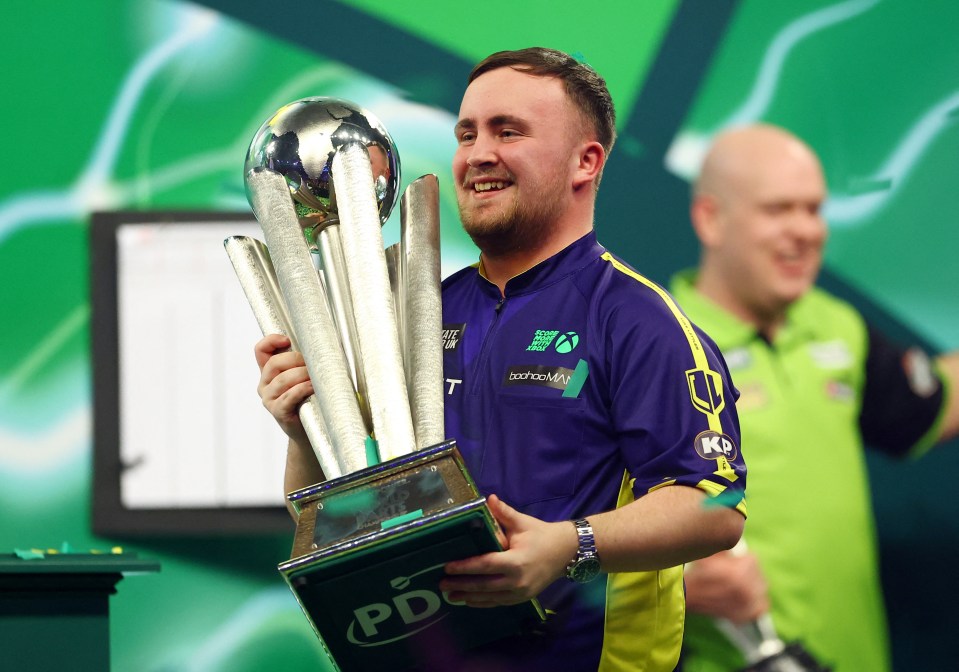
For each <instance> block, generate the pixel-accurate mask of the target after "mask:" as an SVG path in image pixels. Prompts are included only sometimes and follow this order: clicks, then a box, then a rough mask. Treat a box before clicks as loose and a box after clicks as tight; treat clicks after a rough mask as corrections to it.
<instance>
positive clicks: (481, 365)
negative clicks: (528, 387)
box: [470, 296, 506, 394]
mask: <svg viewBox="0 0 959 672" xmlns="http://www.w3.org/2000/svg"><path fill="white" fill-rule="evenodd" d="M505 303H506V297H505V296H501V297H500V299H499V301H498V302H497V304H496V306H494V307H493V321H492V322H491V323H490V325H489V329H487V330H486V335H485V336H484V337H483V347H482V348H480V356H479V358H478V359H477V360H476V367H475V368H474V369H473V388H472V390H471V391H470V393H471V394H475V393H476V392H477V391H478V390H479V387H480V372H481V371H485V370H486V365H487V363H488V361H489V356H490V349H491V343H492V340H493V338H492V337H493V332H494V331H496V327H497V325H498V324H499V318H500V315H501V314H502V313H503V305H504V304H505Z"/></svg>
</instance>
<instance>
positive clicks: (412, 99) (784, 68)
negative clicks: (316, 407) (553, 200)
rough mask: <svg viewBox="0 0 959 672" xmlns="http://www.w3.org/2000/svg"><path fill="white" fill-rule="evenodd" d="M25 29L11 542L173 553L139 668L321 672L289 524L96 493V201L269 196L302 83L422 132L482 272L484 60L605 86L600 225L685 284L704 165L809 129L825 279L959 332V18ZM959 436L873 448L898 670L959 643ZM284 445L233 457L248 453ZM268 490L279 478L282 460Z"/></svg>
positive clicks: (203, 203) (11, 276) (18, 37)
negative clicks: (506, 58) (458, 130)
mask: <svg viewBox="0 0 959 672" xmlns="http://www.w3.org/2000/svg"><path fill="white" fill-rule="evenodd" d="M4 17H5V20H4V22H3V24H4V25H3V28H2V33H3V41H2V43H0V54H2V61H3V63H4V68H3V72H2V74H0V81H2V84H3V86H2V90H3V105H2V106H0V119H2V124H3V127H4V128H6V129H7V130H6V131H5V137H6V140H4V141H3V143H4V147H3V150H4V151H3V159H2V162H0V166H2V167H0V171H2V178H3V179H2V180H0V325H2V328H0V552H10V551H12V550H13V549H14V548H29V547H38V548H60V547H61V546H62V544H63V543H64V542H66V543H68V544H69V545H70V546H71V547H72V548H74V549H78V550H84V549H109V548H110V547H112V546H115V545H122V546H123V547H124V549H126V550H130V551H136V552H138V553H140V554H141V555H142V556H144V557H150V558H154V559H157V560H159V561H160V562H161V563H162V566H163V569H162V572H161V573H160V574H156V575H151V576H146V577H138V578H135V579H133V578H131V579H129V580H126V581H124V582H123V583H122V584H121V585H120V590H119V593H118V594H117V595H116V596H114V597H113V598H112V603H111V607H112V609H111V612H112V625H111V628H112V642H113V654H112V656H113V666H114V669H117V670H136V671H145V672H160V671H163V672H174V671H176V672H179V671H188V670H197V671H199V670H202V671H204V672H206V671H215V670H232V671H234V672H235V671H239V670H251V671H252V670H267V669H284V670H291V671H292V670H313V669H321V668H318V665H319V661H320V655H319V650H318V646H317V644H316V641H315V639H314V638H313V635H312V633H311V632H310V630H309V627H308V625H307V623H306V621H305V620H304V618H303V617H302V615H301V614H300V612H299V610H298V607H297V605H296V604H295V602H294V600H293V598H292V595H291V594H290V593H289V591H288V590H287V589H286V587H285V585H284V584H283V583H282V580H281V579H280V576H279V575H278V573H277V572H276V569H275V567H276V564H277V563H278V562H280V561H282V560H284V559H286V558H287V557H288V553H289V547H290V541H291V534H290V533H285V532H284V533H277V534H263V535H249V534H247V535H239V534H229V535H223V534H221V535H211V536H210V537H200V538H197V537H191V536H187V535H181V536H177V535H169V534H166V535H156V536H153V537H150V536H148V537H141V538H134V539H115V538H106V537H100V536H96V535H94V533H93V532H92V528H91V506H90V502H91V497H92V454H93V451H94V445H93V436H92V422H91V417H92V414H93V407H92V405H93V397H92V394H91V378H92V361H91V357H90V350H91V342H90V332H91V324H90V319H91V312H90V300H89V296H88V290H89V276H90V270H91V269H90V267H89V256H88V253H89V246H88V231H89V225H90V214H91V213H92V212H94V211H104V210H105V211H111V210H142V211H155V210H167V211H168V210H191V211H196V210H214V211H238V212H248V206H247V204H246V199H245V196H244V191H243V183H242V174H241V173H242V171H241V167H242V163H243V156H244V152H245V149H246V147H247V145H248V143H249V141H250V139H251V138H252V136H253V133H254V131H255V130H256V129H257V127H258V126H259V125H260V123H261V122H262V121H264V120H265V119H266V117H267V116H268V115H269V114H270V113H271V112H273V111H274V110H276V109H277V108H278V107H279V106H280V105H282V104H284V103H287V102H290V101H292V100H295V99H297V98H301V97H305V96H312V95H329V96H338V97H342V98H347V99H351V100H354V101H356V102H358V103H360V104H362V105H363V106H365V107H367V108H369V109H371V110H373V111H374V112H375V113H376V114H377V115H378V116H379V117H380V118H381V119H382V120H383V121H384V123H385V125H386V126H387V127H388V128H389V129H390V132H391V133H392V134H393V136H394V139H395V140H396V142H397V145H398V146H399V148H400V153H401V156H402V161H403V182H404V185H403V186H405V185H406V184H408V183H409V181H410V180H412V179H413V178H415V177H417V176H419V175H422V174H424V173H428V172H435V173H437V174H438V175H439V176H440V179H441V193H442V212H441V217H442V222H443V223H442V226H443V230H442V236H443V254H444V257H445V264H444V270H445V271H447V272H448V271H450V270H452V269H453V268H454V267H457V266H460V265H462V264H464V263H468V262H471V261H472V260H474V259H475V252H474V251H473V249H472V247H471V244H470V243H469V240H468V239H466V238H465V237H464V236H463V234H462V233H461V232H460V231H459V224H458V221H457V217H456V209H455V201H454V199H453V196H452V189H451V187H450V178H449V162H450V157H451V155H452V152H453V149H454V143H453V136H452V125H453V122H454V120H455V113H456V108H457V105H458V100H459V96H460V94H461V93H462V89H463V86H464V81H465V77H466V74H467V73H468V71H469V68H470V66H471V64H472V63H473V62H475V61H476V60H478V59H479V58H481V57H483V56H485V55H486V54H488V53H490V52H492V51H495V50H499V49H508V48H519V47H523V46H529V45H534V44H540V45H545V46H552V47H556V48H559V49H562V50H564V51H567V52H570V53H574V54H576V55H578V57H581V58H583V59H585V60H586V61H587V62H589V63H590V64H592V65H593V66H595V67H596V68H597V69H598V70H599V71H600V72H602V73H603V74H604V75H605V76H606V77H607V80H608V82H609V86H610V90H611V91H612V93H613V96H614V98H615V99H616V103H617V106H618V110H619V120H620V121H619V126H620V128H619V130H620V134H621V139H620V141H619V144H618V146H617V148H616V151H615V152H614V154H613V157H612V159H611V162H610V166H609V168H608V170H607V173H606V178H605V179H604V182H603V189H602V190H601V192H600V205H599V212H598V221H597V228H598V230H599V234H600V238H601V240H602V241H603V242H604V243H605V244H607V245H608V246H609V247H610V248H612V249H613V250H615V251H617V252H619V253H620V254H621V255H622V256H624V257H625V258H626V259H627V260H628V261H629V262H631V263H632V264H633V265H634V266H636V267H637V268H639V269H640V270H641V271H643V272H645V273H646V274H648V275H649V276H651V277H652V278H653V279H655V280H658V281H661V282H665V281H666V279H667V278H668V275H669V274H670V273H671V272H672V271H674V270H676V269H678V268H680V267H683V266H687V265H690V264H692V263H694V262H695V245H694V240H693V237H692V234H691V232H690V229H689V223H688V219H687V217H686V198H687V191H688V183H687V180H688V175H689V170H690V166H691V165H695V160H696V157H697V156H698V155H699V153H701V151H702V148H703V147H704V146H705V144H706V143H707V142H708V140H709V138H710V137H711V135H712V134H714V133H715V132H716V131H718V130H719V129H721V128H723V127H724V126H727V125H730V124H735V123H741V122H745V121H752V120H766V121H770V122H774V123H778V124H781V125H784V126H786V127H788V128H790V129H792V130H793V131H795V132H796V133H797V134H799V135H800V136H802V137H804V138H806V139H807V140H808V141H809V142H810V144H811V145H812V146H813V147H814V148H815V149H816V150H817V151H819V152H820V154H821V155H822V157H823V161H824V165H825V169H826V171H827V174H828V178H829V186H830V190H831V199H830V201H829V203H828V206H827V209H826V213H827V216H828V218H829V221H830V226H831V239H830V242H829V247H828V252H827V255H826V271H825V273H824V277H823V281H822V282H823V284H824V285H825V286H827V287H828V288H830V289H832V290H834V291H837V292H838V293H840V294H842V295H843V296H846V297H848V298H850V299H852V300H853V301H855V302H856V303H857V304H858V305H859V306H861V307H862V309H863V310H864V311H865V312H866V313H867V315H868V316H869V317H870V318H871V319H872V320H874V321H875V322H877V323H878V324H879V325H880V326H882V327H883V328H885V329H887V330H888V331H889V332H890V333H891V334H892V335H893V336H896V337H901V338H906V337H910V338H917V339H919V340H921V341H922V342H923V343H925V344H926V345H927V346H928V347H930V348H931V349H932V350H934V351H939V350H945V349H952V348H956V347H959V307H957V306H959V301H957V295H959V293H957V291H956V287H957V286H959V264H957V263H956V261H955V259H956V255H957V253H959V228H957V226H956V225H957V223H959V196H957V193H959V190H957V187H956V181H957V179H959V178H957V176H959V170H957V168H959V49H957V48H956V46H955V28H954V27H955V26H956V25H959V4H956V3H952V2H947V1H946V0H930V1H929V2H922V3H916V2H910V1H909V0H803V1H802V2H790V3H784V2H768V1H765V2H764V1H762V0H742V1H741V2H737V1H735V0H712V1H711V0H644V1H642V2H635V1H627V0H610V1H606V2H597V3H592V4H585V3H582V2H567V1H565V0H552V1H548V0H527V1H525V2H515V3H511V4H509V5H506V6H503V5H490V4H488V3H485V4H476V3H451V2H444V1H441V0H419V1H414V2H406V3H385V2H373V1H371V0H352V1H346V0H343V1H342V2H337V1H334V0H311V1H308V2H301V3H266V2H255V1H254V0H232V1H228V0H210V1H208V2H197V3H189V2H182V1H179V0H96V1H91V2H77V3H55V4H51V5H37V4H21V3H15V4H13V5H11V6H9V7H7V9H6V11H5V12H4ZM396 226H397V225H396V223H395V222H391V223H390V224H388V225H387V230H386V237H387V239H389V238H391V237H392V238H393V239H395V238H396V236H397V233H396V231H395V228H396ZM224 258H225V257H224ZM233 364H234V365H235V367H237V370H242V369H248V370H250V374H249V376H250V380H251V383H250V385H249V394H250V395H253V394H254V384H253V382H252V381H253V380H255V370H254V369H255V365H254V363H253V360H252V357H247V358H243V359H238V360H237V361H236V362H235V363H233ZM180 393H181V394H183V395H190V394H191V381H190V379H189V377H186V378H185V379H184V380H183V381H182V391H181V392H180ZM956 447H957V446H955V445H952V446H950V447H949V448H950V449H951V450H949V449H947V450H943V451H939V452H938V453H935V454H933V455H930V456H929V457H928V458H926V459H925V460H924V461H921V462H918V463H915V464H908V465H892V464H890V463H887V462H886V461H884V460H880V459H874V458H871V459H870V473H871V476H872V479H873V486H874V496H875V507H876V512H877V518H878V522H879V533H880V541H881V547H882V560H883V579H884V587H885V592H886V598H887V602H888V604H889V613H890V621H891V625H892V638H893V645H894V660H895V663H896V667H897V669H900V670H938V669H944V666H948V664H949V663H948V662H947V661H949V660H952V659H953V658H952V648H953V647H952V646H951V638H952V637H953V634H952V633H954V632H955V630H956V629H957V627H959V615H957V614H956V612H955V610H954V609H953V607H952V604H951V601H950V597H949V596H951V595H954V594H956V592H957V589H959V580H957V578H956V575H955V572H954V571H953V570H952V563H951V562H950V559H951V558H953V557H955V556H956V554H957V551H959V523H957V520H956V518H957V517H956V516H955V511H956V510H957V509H956V506H955V505H954V504H950V502H951V501H952V496H951V495H950V493H951V491H952V489H953V487H951V486H953V485H954V483H955V482H956V480H957V478H959V457H957V455H956ZM262 448H263V447H262V446H244V445H242V443H240V444H238V445H234V446H231V458H230V459H231V460H236V461H240V462H242V461H243V460H244V455H245V454H246V453H247V452H252V451H257V450H262ZM271 449H273V450H276V451H282V450H283V446H282V445H276V446H275V447H271ZM262 478H263V479H269V480H271V481H273V482H275V487H276V488H277V490H280V489H281V488H282V485H281V474H280V473H279V470H276V472H275V473H262ZM0 656H2V653H0Z"/></svg>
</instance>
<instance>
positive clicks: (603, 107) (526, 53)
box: [468, 47, 616, 155]
mask: <svg viewBox="0 0 959 672" xmlns="http://www.w3.org/2000/svg"><path fill="white" fill-rule="evenodd" d="M499 68H513V69H514V70H519V71H521V72H525V73H528V74H530V75H536V76H538V77H556V78H558V79H561V80H562V81H563V82H564V84H565V85H566V94H567V95H568V96H569V97H570V100H572V101H573V104H574V105H575V106H576V107H577V108H578V109H579V111H580V113H581V114H582V115H583V118H584V119H585V120H586V121H587V122H588V123H589V124H591V125H592V127H593V132H595V133H596V140H597V142H599V144H601V145H602V146H603V149H605V150H606V154H607V155H608V154H609V152H610V151H611V150H612V149H613V143H614V142H615V141H616V109H615V108H614V107H613V99H612V97H611V96H610V95H609V90H608V89H607V88H606V80H604V79H603V78H602V76H600V74H599V73H598V72H596V71H595V70H593V69H592V68H591V67H589V66H588V65H585V64H583V63H580V62H579V61H577V60H576V59H574V58H573V57H572V56H570V55H569V54H564V53H563V52H561V51H557V50H555V49H547V48H545V47H529V48H527V49H519V50H517V51H497V52H496V53H495V54H491V55H489V56H487V57H486V58H484V59H483V60H482V61H480V62H479V63H477V64H476V67H474V68H473V71H472V72H471V73H470V76H469V80H468V82H472V81H473V80H474V79H476V78H477V77H479V76H480V75H482V74H483V73H486V72H489V71H490V70H498V69H499Z"/></svg>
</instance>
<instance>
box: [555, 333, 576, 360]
mask: <svg viewBox="0 0 959 672" xmlns="http://www.w3.org/2000/svg"><path fill="white" fill-rule="evenodd" d="M577 345H579V334H577V333H576V332H575V331H567V332H566V333H565V334H560V335H559V336H558V337H557V338H556V344H555V346H554V347H555V348H556V352H561V353H563V354H566V353H567V352H572V351H573V348H575V347H576V346H577Z"/></svg>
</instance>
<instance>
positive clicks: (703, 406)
mask: <svg viewBox="0 0 959 672" xmlns="http://www.w3.org/2000/svg"><path fill="white" fill-rule="evenodd" d="M686 383H687V384H688V385H689V398H690V401H692V402H693V406H694V407H695V408H696V410H697V411H699V412H700V413H705V414H706V415H716V414H718V413H719V412H720V411H722V410H723V408H725V406H726V400H725V398H724V397H723V378H722V376H720V375H719V374H718V373H716V372H715V371H713V370H711V369H689V370H688V371H687V372H686Z"/></svg>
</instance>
